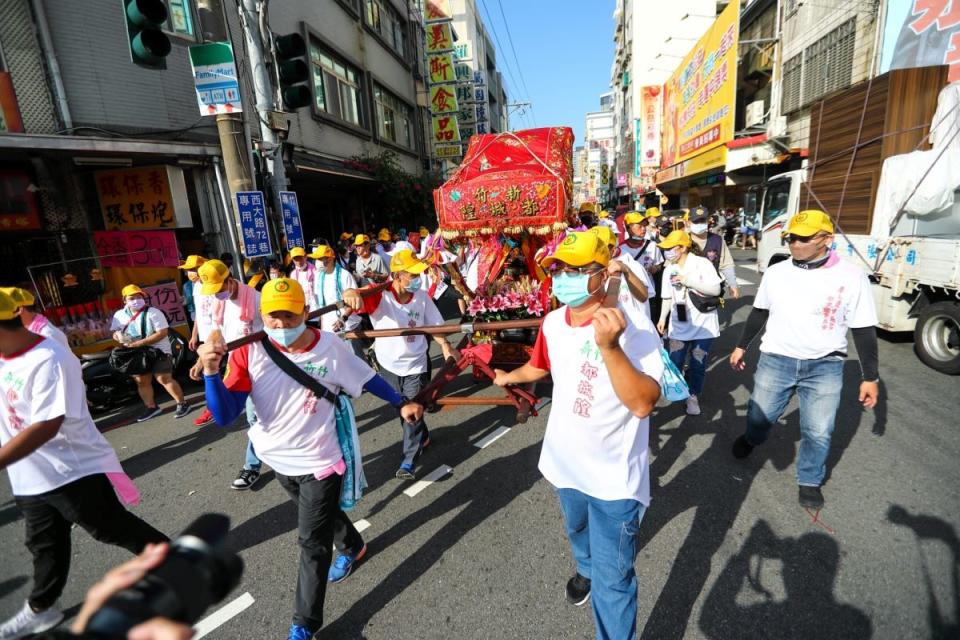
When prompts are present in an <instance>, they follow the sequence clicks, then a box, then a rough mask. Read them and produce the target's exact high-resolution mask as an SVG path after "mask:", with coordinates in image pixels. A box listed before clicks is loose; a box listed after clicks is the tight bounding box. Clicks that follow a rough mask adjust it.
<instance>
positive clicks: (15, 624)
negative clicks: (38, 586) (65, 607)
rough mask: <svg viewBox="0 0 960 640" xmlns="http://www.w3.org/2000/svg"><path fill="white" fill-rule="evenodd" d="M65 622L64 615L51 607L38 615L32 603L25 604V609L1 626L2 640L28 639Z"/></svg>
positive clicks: (0, 638) (0, 637)
mask: <svg viewBox="0 0 960 640" xmlns="http://www.w3.org/2000/svg"><path fill="white" fill-rule="evenodd" d="M62 621H63V613H61V612H60V610H59V609H55V608H54V607H50V608H49V609H47V610H46V611H41V612H40V613H36V612H35V611H34V610H33V609H31V608H30V603H29V602H25V603H24V604H23V609H20V611H18V612H17V615H15V616H13V617H12V618H10V619H9V620H7V621H6V622H4V623H3V625H2V626H0V640H15V638H26V637H27V636H32V635H33V634H35V633H43V632H44V631H49V630H50V629H53V628H54V627H55V626H57V625H58V624H60V623H61V622H62Z"/></svg>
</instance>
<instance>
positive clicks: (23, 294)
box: [0, 287, 73, 353]
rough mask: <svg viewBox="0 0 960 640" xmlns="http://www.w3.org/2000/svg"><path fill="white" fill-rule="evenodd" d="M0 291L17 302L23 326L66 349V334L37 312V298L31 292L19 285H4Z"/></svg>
mask: <svg viewBox="0 0 960 640" xmlns="http://www.w3.org/2000/svg"><path fill="white" fill-rule="evenodd" d="M0 291H3V292H4V293H5V294H7V295H8V296H10V297H11V298H13V301H14V302H16V303H17V307H18V308H17V315H19V316H20V321H21V322H23V326H25V327H26V328H27V330H28V331H30V333H35V334H37V335H39V336H43V337H45V338H52V339H53V340H56V341H57V342H59V343H60V344H62V345H63V346H65V347H66V348H67V349H69V348H70V342H69V341H68V340H67V336H66V334H64V333H63V331H60V329H59V328H57V326H56V325H55V324H53V323H52V322H50V321H49V320H47V318H46V317H45V316H44V315H43V314H42V313H37V308H36V304H37V300H36V298H34V297H33V294H32V293H30V292H29V291H27V290H26V289H21V288H20V287H5V288H2V289H0ZM71 353H73V352H71Z"/></svg>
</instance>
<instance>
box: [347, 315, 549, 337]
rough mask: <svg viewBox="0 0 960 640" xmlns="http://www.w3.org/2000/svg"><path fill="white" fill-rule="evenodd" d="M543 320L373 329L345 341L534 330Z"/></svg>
mask: <svg viewBox="0 0 960 640" xmlns="http://www.w3.org/2000/svg"><path fill="white" fill-rule="evenodd" d="M542 322H543V318H531V319H529V320H501V321H499V322H472V323H471V322H467V323H464V324H441V325H437V326H433V327H410V328H408V329H374V330H372V331H365V330H362V329H361V330H357V331H347V332H346V333H344V334H343V337H344V338H346V339H347V340H355V339H357V338H396V337H399V336H449V335H453V334H455V333H466V334H471V333H473V332H474V331H500V330H502V329H534V328H536V327H539V326H540V324H541V323H542Z"/></svg>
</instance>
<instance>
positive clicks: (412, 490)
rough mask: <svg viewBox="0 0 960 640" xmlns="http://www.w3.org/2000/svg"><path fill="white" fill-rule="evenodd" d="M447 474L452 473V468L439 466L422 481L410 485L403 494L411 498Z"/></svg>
mask: <svg viewBox="0 0 960 640" xmlns="http://www.w3.org/2000/svg"><path fill="white" fill-rule="evenodd" d="M448 473H453V467H448V466H447V465H442V466H439V467H437V468H436V469H434V470H433V471H431V472H430V473H429V474H428V475H426V476H424V478H423V480H419V481H417V482H415V483H413V484H412V485H410V486H409V487H408V488H407V490H406V491H404V492H403V493H404V494H406V495H408V496H410V497H411V498H412V497H413V496H415V495H417V494H418V493H420V492H421V491H423V490H424V489H426V488H427V487H429V486H430V485H431V484H433V483H434V482H436V481H437V480H439V479H440V478H442V477H443V476H445V475H447V474H448Z"/></svg>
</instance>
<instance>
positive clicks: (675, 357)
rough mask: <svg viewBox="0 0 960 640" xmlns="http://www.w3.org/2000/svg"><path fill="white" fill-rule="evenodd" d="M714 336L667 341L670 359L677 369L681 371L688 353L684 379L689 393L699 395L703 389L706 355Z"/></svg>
mask: <svg viewBox="0 0 960 640" xmlns="http://www.w3.org/2000/svg"><path fill="white" fill-rule="evenodd" d="M714 340H715V338H701V339H700V340H674V339H673V338H671V339H670V341H669V349H670V359H671V360H672V361H673V364H674V365H676V367H677V369H679V370H680V371H683V365H684V362H686V360H687V354H688V353H689V354H690V364H689V365H688V366H687V370H686V376H685V377H686V379H687V385H689V387H690V395H692V396H699V395H700V392H701V391H703V381H704V379H706V377H707V356H709V355H710V347H712V346H713V341H714Z"/></svg>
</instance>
